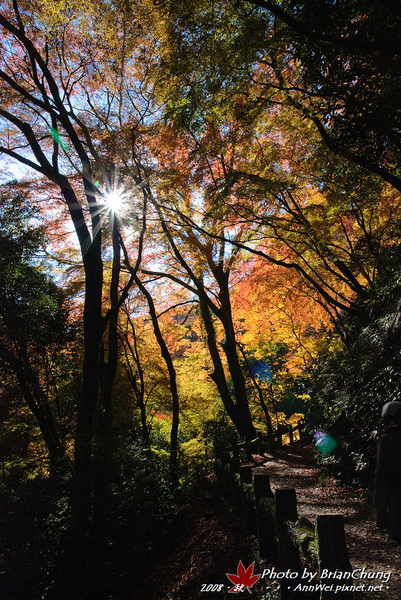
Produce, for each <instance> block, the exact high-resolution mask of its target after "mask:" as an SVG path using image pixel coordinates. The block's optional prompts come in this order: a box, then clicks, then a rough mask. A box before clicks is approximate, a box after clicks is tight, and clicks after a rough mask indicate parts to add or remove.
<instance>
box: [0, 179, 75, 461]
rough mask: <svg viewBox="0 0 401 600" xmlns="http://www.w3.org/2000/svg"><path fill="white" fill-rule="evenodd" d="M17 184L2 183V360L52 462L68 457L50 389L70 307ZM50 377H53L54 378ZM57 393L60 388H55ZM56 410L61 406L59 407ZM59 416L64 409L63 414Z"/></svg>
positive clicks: (40, 231) (33, 214)
mask: <svg viewBox="0 0 401 600" xmlns="http://www.w3.org/2000/svg"><path fill="white" fill-rule="evenodd" d="M25 203H26V192H24V190H23V189H20V187H19V186H18V184H17V182H13V183H11V184H10V185H9V186H5V187H3V189H2V191H1V198H0V249H1V252H0V256H1V258H0V288H1V291H0V331H1V336H0V358H1V363H2V366H3V367H4V366H7V367H8V368H9V369H10V370H11V372H12V373H13V374H14V376H15V378H16V379H17V381H18V384H19V387H20V389H21V393H22V395H23V397H24V399H25V402H26V404H27V406H28V407H29V409H30V410H31V411H32V413H33V414H34V415H35V418H36V420H37V422H38V425H39V427H40V430H41V433H42V436H43V439H44V441H45V444H46V446H47V450H48V453H49V457H50V460H51V462H52V464H57V463H58V462H60V459H61V458H62V457H63V456H64V453H65V448H64V445H63V439H62V431H60V426H61V423H60V422H59V426H57V424H56V418H55V416H54V410H55V408H56V407H55V406H54V407H53V409H52V407H51V403H50V399H49V394H48V393H47V392H46V390H47V389H49V386H50V387H53V382H52V381H51V378H52V375H51V372H50V373H49V354H51V353H52V352H54V351H55V349H56V348H57V347H58V348H61V346H62V344H65V343H66V342H67V329H68V326H67V310H66V306H65V302H64V297H63V293H62V291H61V290H60V289H59V288H58V287H57V286H56V285H55V284H54V283H53V281H52V280H51V279H50V278H49V277H48V276H47V275H46V274H45V273H44V272H43V271H42V270H41V269H40V268H39V267H37V266H35V264H34V261H35V257H36V256H37V255H38V253H39V250H40V249H41V247H42V246H43V243H44V233H43V229H42V228H41V227H38V226H36V227H34V226H33V224H32V223H33V220H34V219H36V220H37V219H38V211H37V210H35V207H34V206H31V207H27V206H26V204H25ZM49 380H50V381H49ZM56 397H57V390H56ZM57 411H58V412H59V411H60V407H59V406H57ZM59 416H60V413H59Z"/></svg>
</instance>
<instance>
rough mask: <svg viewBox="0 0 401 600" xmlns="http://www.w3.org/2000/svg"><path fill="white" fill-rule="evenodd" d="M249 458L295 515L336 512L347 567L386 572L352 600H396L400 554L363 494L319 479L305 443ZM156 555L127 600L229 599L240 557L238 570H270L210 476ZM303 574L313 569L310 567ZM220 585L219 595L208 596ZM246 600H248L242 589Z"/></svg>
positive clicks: (265, 591)
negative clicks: (292, 502) (294, 505)
mask: <svg viewBox="0 0 401 600" xmlns="http://www.w3.org/2000/svg"><path fill="white" fill-rule="evenodd" d="M253 459H254V461H253V465H254V471H255V473H268V474H269V476H270V482H271V487H272V489H273V491H274V489H277V488H295V489H296V492H297V499H298V514H299V518H304V519H307V520H308V521H310V522H311V523H312V524H313V525H314V524H315V520H316V515H318V514H333V513H335V514H342V515H343V518H344V524H345V536H346V542H347V547H348V552H349V558H350V562H351V565H352V567H353V569H362V568H364V569H365V571H368V572H370V573H378V572H389V571H391V573H392V574H391V578H390V580H389V581H388V582H384V584H383V586H382V588H381V589H380V588H376V590H377V589H379V590H380V591H372V592H365V591H358V592H355V593H354V594H353V599H354V600H376V599H377V600H379V599H382V600H400V599H401V577H400V575H401V549H400V547H399V546H398V545H397V543H396V542H394V541H393V540H392V539H391V538H390V537H389V536H388V535H387V533H386V532H383V531H382V530H380V529H378V528H377V526H376V524H375V521H374V519H373V513H372V506H371V500H370V497H369V495H368V494H367V493H366V491H364V490H363V489H361V488H359V487H358V486H356V485H344V484H342V483H341V482H340V481H338V480H337V479H335V478H334V477H328V476H327V475H325V474H324V473H323V471H322V468H321V466H320V465H319V464H318V461H317V458H316V452H315V450H314V447H313V446H312V445H311V444H307V443H301V442H298V443H296V444H294V445H292V446H285V447H284V448H281V449H277V450H275V451H274V452H272V453H269V454H265V455H264V456H254V457H253ZM163 554H164V556H165V557H166V558H165V559H163V560H162V561H161V562H160V564H159V565H158V566H157V568H155V569H154V570H153V571H152V573H151V575H150V576H149V577H148V578H147V580H146V581H145V582H144V584H143V585H142V586H140V588H137V589H136V590H135V591H134V590H133V594H130V595H129V596H127V600H156V599H157V600H195V599H198V598H205V600H214V599H217V598H219V599H223V598H224V599H225V598H227V599H229V598H232V597H233V596H232V594H231V593H230V594H228V592H229V590H230V588H232V586H231V585H230V582H229V581H228V579H227V577H226V573H230V574H232V573H236V572H237V567H238V564H239V561H240V560H241V561H242V563H243V565H244V566H245V568H247V567H248V566H249V565H250V564H251V563H253V562H254V561H256V562H255V567H254V573H256V574H259V573H261V572H262V571H263V569H269V568H271V567H272V565H270V564H269V563H267V562H266V561H263V560H261V559H260V556H259V553H258V543H257V540H256V538H255V537H254V536H253V535H251V534H249V532H247V531H246V529H245V524H244V521H243V519H242V518H241V517H239V516H238V515H236V514H235V512H234V510H233V509H232V507H231V506H230V505H229V504H228V503H227V502H226V501H225V500H223V499H222V498H221V497H220V495H219V493H218V490H217V486H216V482H215V480H214V476H209V477H207V478H205V479H204V480H203V482H202V483H201V485H200V487H199V488H197V489H196V491H194V493H193V495H192V497H190V498H189V499H188V501H187V502H186V504H185V505H184V506H183V507H182V508H181V509H180V511H179V512H178V514H177V516H176V520H175V522H174V523H173V525H172V529H171V537H170V540H169V541H168V543H167V547H166V549H165V552H164V553H163ZM308 569H309V570H310V571H313V568H312V567H310V566H309V567H308ZM276 570H277V569H276ZM364 582H365V583H367V584H369V585H370V584H375V585H380V584H381V583H383V580H380V579H374V580H373V579H369V580H367V579H366V580H365V581H363V580H358V581H357V580H354V582H353V583H354V584H358V585H359V584H361V583H364ZM339 583H341V584H343V583H344V584H347V583H348V584H349V583H350V582H349V581H348V582H347V581H344V580H341V582H339ZM351 583H352V582H351ZM219 585H220V589H221V592H220V593H217V592H215V591H212V590H216V589H219V588H218V587H216V586H219ZM213 586H214V587H213ZM366 587H367V586H365V590H366ZM249 591H252V596H251V597H252V598H253V600H275V599H276V598H279V594H278V584H277V583H276V582H275V581H274V580H268V579H267V578H266V579H264V580H262V579H259V581H258V582H257V583H256V584H255V585H254V586H253V587H252V589H251V590H249ZM245 596H246V597H248V593H247V592H245ZM241 597H242V596H241ZM334 597H335V598H336V600H341V598H348V599H349V598H351V594H346V593H342V592H339V593H337V594H336V595H335V596H334ZM306 598H307V595H306V594H305V600H306Z"/></svg>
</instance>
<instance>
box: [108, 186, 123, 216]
mask: <svg viewBox="0 0 401 600" xmlns="http://www.w3.org/2000/svg"><path fill="white" fill-rule="evenodd" d="M123 201H124V193H123V192H122V190H119V189H115V190H111V191H110V192H107V194H105V196H104V203H105V205H106V206H107V208H108V209H109V210H110V211H112V212H115V213H118V212H119V211H121V208H122V205H123Z"/></svg>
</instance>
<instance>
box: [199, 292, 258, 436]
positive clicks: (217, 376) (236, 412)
mask: <svg viewBox="0 0 401 600" xmlns="http://www.w3.org/2000/svg"><path fill="white" fill-rule="evenodd" d="M199 305H200V310H201V316H202V320H203V323H204V325H205V330H206V338H207V345H208V348H209V352H210V356H211V359H212V363H213V373H211V374H210V378H211V379H212V380H213V381H214V383H215V384H216V386H217V389H218V391H219V394H220V397H221V399H222V402H223V405H224V408H225V409H226V411H227V414H228V416H229V417H230V419H231V420H232V422H233V423H234V425H235V427H236V429H237V431H238V433H239V434H240V435H241V436H242V437H245V438H248V437H249V436H251V437H253V436H254V433H255V432H254V430H253V432H252V429H253V424H252V420H251V419H250V414H249V420H248V421H247V420H246V416H245V418H244V415H243V414H242V412H241V410H240V409H239V407H238V405H237V404H236V403H235V402H234V401H233V399H232V397H231V394H230V390H229V389H228V385H227V379H226V374H225V372H224V367H223V363H222V361H221V357H220V353H219V350H218V347H217V340H216V332H215V329H214V325H213V320H212V316H211V314H210V310H209V307H208V306H207V305H206V303H205V302H204V301H203V299H202V298H200V299H199ZM249 421H250V423H249Z"/></svg>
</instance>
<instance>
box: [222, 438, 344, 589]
mask: <svg viewBox="0 0 401 600" xmlns="http://www.w3.org/2000/svg"><path fill="white" fill-rule="evenodd" d="M256 444H260V441H258V440H252V442H250V446H249V447H248V450H249V448H252V445H253V448H255V447H256ZM243 449H245V450H246V449H247V446H246V444H245V446H244V445H243V444H238V445H235V446H231V447H230V448H227V449H226V450H224V451H223V452H222V453H221V455H220V457H218V458H216V460H215V473H216V477H217V482H218V486H219V489H220V491H221V493H222V495H223V497H224V498H225V499H226V500H227V501H229V502H230V503H231V504H232V505H233V507H234V509H235V510H236V512H237V513H239V514H242V516H243V518H244V520H245V524H246V527H247V529H248V530H249V531H250V532H252V533H254V534H255V535H257V538H258V542H259V554H260V558H261V559H265V560H267V561H268V562H269V563H272V564H274V565H277V569H278V570H279V571H281V572H285V571H287V570H288V569H290V570H291V572H293V573H295V572H297V573H299V577H298V579H297V578H294V579H291V581H288V579H283V580H282V581H280V584H281V597H282V598H283V600H285V599H287V598H298V597H299V598H303V599H305V598H306V595H305V593H304V592H305V590H303V591H302V590H301V588H299V589H300V591H299V594H298V593H296V592H295V593H294V590H295V589H296V587H297V585H298V584H301V587H302V585H303V584H305V580H304V579H302V577H301V572H302V568H301V563H302V564H303V565H305V564H308V565H311V566H310V568H311V569H315V572H317V570H318V569H320V570H322V569H326V570H328V571H332V572H334V571H336V570H338V571H347V572H348V571H352V569H351V566H350V562H349V559H348V551H347V547H346V543H345V534H344V524H343V517H342V515H317V516H316V526H315V529H313V528H312V527H311V526H310V524H305V522H304V521H298V510H297V497H296V490H295V489H276V490H275V494H273V492H272V490H271V486H270V478H269V475H268V474H267V473H266V474H261V473H254V468H255V466H252V465H241V460H240V453H241V451H242V450H243ZM317 579H318V578H317V577H316V580H317ZM324 583H325V589H324V590H316V594H312V595H309V596H308V598H309V597H311V598H312V597H314V598H321V599H323V598H324V599H325V598H331V597H332V596H331V595H330V594H331V592H330V591H329V588H330V584H331V583H338V581H334V582H333V581H330V580H329V579H327V578H326V579H325V580H324ZM288 584H290V585H288ZM334 588H335V586H334ZM334 588H333V589H334ZM351 597H352V593H347V598H348V599H349V598H351Z"/></svg>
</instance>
